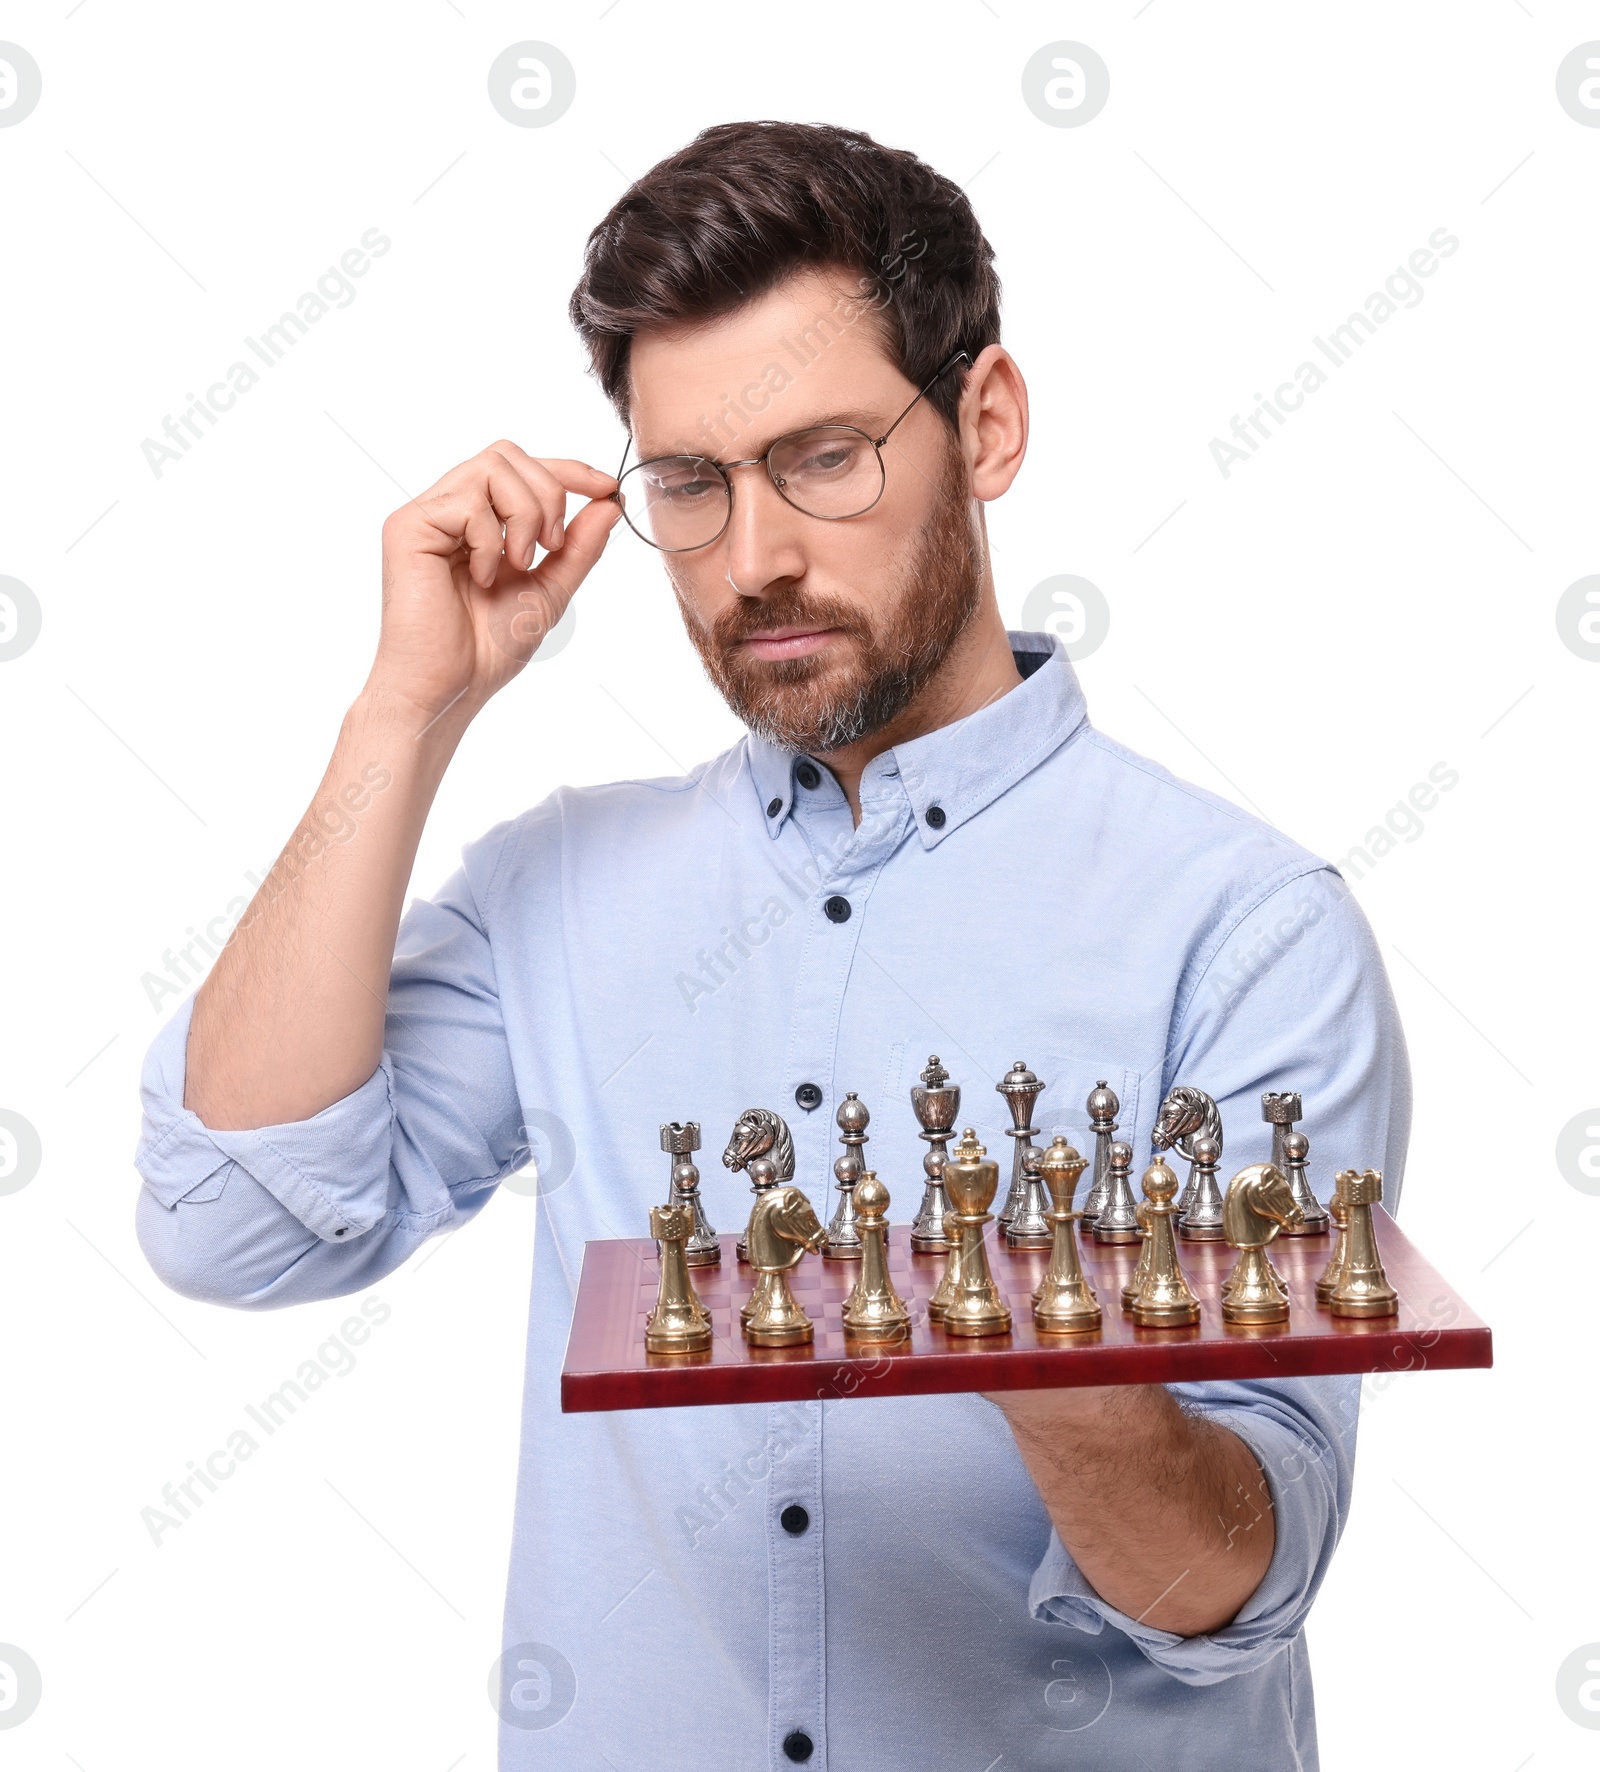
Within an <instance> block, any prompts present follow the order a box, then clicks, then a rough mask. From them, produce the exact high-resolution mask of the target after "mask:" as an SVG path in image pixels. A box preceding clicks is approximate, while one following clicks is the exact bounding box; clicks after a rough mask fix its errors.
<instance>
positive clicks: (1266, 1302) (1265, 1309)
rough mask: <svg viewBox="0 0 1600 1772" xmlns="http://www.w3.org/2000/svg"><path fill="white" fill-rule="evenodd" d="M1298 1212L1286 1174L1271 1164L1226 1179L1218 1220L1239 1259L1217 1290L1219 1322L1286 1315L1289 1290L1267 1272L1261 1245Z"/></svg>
mask: <svg viewBox="0 0 1600 1772" xmlns="http://www.w3.org/2000/svg"><path fill="white" fill-rule="evenodd" d="M1300 1217H1301V1213H1300V1207H1299V1205H1298V1204H1297V1203H1296V1201H1295V1197H1294V1189H1293V1188H1292V1187H1290V1185H1289V1178H1288V1177H1287V1176H1286V1175H1285V1174H1284V1173H1283V1171H1282V1170H1281V1169H1279V1168H1277V1167H1276V1165H1274V1164H1272V1163H1252V1164H1250V1166H1249V1167H1248V1168H1246V1169H1241V1170H1240V1171H1239V1173H1238V1174H1237V1175H1236V1176H1234V1178H1233V1180H1232V1181H1230V1182H1229V1183H1228V1193H1227V1198H1226V1199H1225V1200H1224V1201H1223V1205H1222V1224H1223V1230H1224V1233H1225V1234H1226V1236H1227V1239H1228V1241H1229V1242H1230V1243H1231V1244H1232V1245H1233V1247H1234V1248H1235V1249H1237V1250H1238V1251H1239V1259H1238V1261H1237V1262H1236V1263H1235V1264H1234V1269H1233V1272H1232V1273H1231V1274H1230V1275H1229V1276H1228V1279H1227V1282H1226V1284H1225V1285H1224V1287H1223V1291H1222V1320H1223V1321H1224V1322H1225V1323H1281V1322H1283V1321H1284V1320H1285V1319H1286V1318H1287V1317H1288V1315H1289V1294H1288V1293H1287V1292H1286V1291H1285V1290H1284V1288H1283V1285H1282V1284H1281V1282H1280V1281H1279V1279H1278V1276H1277V1274H1276V1273H1274V1272H1273V1268H1272V1263H1271V1262H1270V1261H1268V1260H1267V1255H1266V1249H1267V1245H1268V1244H1269V1243H1270V1242H1271V1241H1272V1239H1273V1238H1274V1237H1275V1236H1277V1235H1278V1233H1279V1232H1280V1231H1282V1230H1288V1229H1291V1228H1292V1227H1293V1226H1295V1225H1297V1224H1298V1223H1299V1222H1300Z"/></svg>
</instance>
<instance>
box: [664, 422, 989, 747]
mask: <svg viewBox="0 0 1600 1772" xmlns="http://www.w3.org/2000/svg"><path fill="white" fill-rule="evenodd" d="M971 496H972V495H971V491H970V488H969V486H968V483H967V465H966V462H965V460H964V458H963V457H962V455H961V451H960V449H959V448H958V447H957V446H956V445H955V443H954V442H953V441H952V443H951V446H950V448H949V450H948V452H947V453H946V456H945V464H944V471H943V474H942V476H941V479H940V484H939V489H938V492H937V495H936V497H935V500H934V507H933V514H932V515H931V516H930V517H929V519H928V521H927V522H926V523H925V524H924V525H923V527H922V529H921V530H920V531H919V533H918V535H917V538H916V541H915V544H914V545H913V547H912V549H911V553H910V557H909V559H908V560H907V562H906V564H905V566H904V567H903V569H902V570H901V571H900V573H899V574H898V577H897V582H896V584H895V586H894V591H893V595H892V596H891V597H890V599H889V600H888V602H887V603H886V604H885V605H884V607H883V608H882V609H881V610H875V611H873V612H871V613H869V612H868V611H866V610H864V609H862V608H861V607H860V606H859V605H855V604H851V603H847V602H844V601H842V600H841V599H838V598H834V597H813V596H808V595H806V594H805V593H804V592H803V591H801V590H800V589H799V587H798V586H797V585H795V584H794V583H793V582H792V581H790V582H786V583H784V584H783V585H782V586H780V587H779V588H777V589H774V590H772V591H770V592H764V593H763V594H762V595H761V596H759V597H746V596H743V595H741V596H740V597H739V598H738V600H737V602H736V603H735V604H734V605H733V607H732V608H730V609H726V610H724V611H723V612H722V614H721V615H720V616H718V617H717V619H716V621H715V622H714V623H713V624H712V626H711V627H710V628H709V629H706V628H704V627H702V626H701V625H700V624H699V623H698V622H696V621H694V620H693V618H692V617H689V616H688V611H687V608H686V607H685V616H686V625H687V627H688V630H689V638H690V639H691V640H692V641H693V642H694V647H695V650H696V651H697V652H698V653H699V654H700V662H701V663H702V664H703V665H704V666H705V669H706V674H707V675H708V676H709V677H710V678H711V681H712V682H713V683H714V684H715V685H716V687H717V690H718V692H719V693H720V694H721V696H722V698H723V700H724V701H725V702H727V704H728V706H729V707H730V708H732V710H733V711H734V713H735V714H737V715H738V717H739V718H740V719H741V720H742V721H743V722H744V723H745V725H746V726H748V727H749V728H750V730H751V731H752V732H753V733H755V734H756V735H757V737H759V738H764V739H767V740H768V741H769V742H770V743H772V744H775V745H777V746H778V747H779V748H780V749H781V750H786V751H808V752H812V753H814V754H817V755H823V754H826V753H827V752H829V751H836V750H840V749H842V748H843V747H844V746H846V745H852V744H856V743H858V742H859V741H860V740H861V739H863V738H867V737H869V736H870V735H871V734H872V733H874V732H880V731H882V730H883V728H884V727H885V726H887V725H888V724H889V723H890V721H892V720H893V719H895V717H896V716H897V715H899V714H900V713H901V712H902V711H903V710H904V709H905V708H906V707H908V706H909V705H910V703H911V702H912V701H913V700H914V699H915V698H916V697H917V696H918V695H919V694H920V693H921V692H922V690H923V689H924V688H925V687H926V686H927V684H928V683H929V682H930V681H931V680H932V678H933V677H934V675H935V674H936V673H937V671H938V669H939V667H940V666H941V665H942V664H943V663H944V661H945V659H946V658H947V657H948V656H949V653H950V649H951V647H953V646H954V645H955V643H956V641H957V640H958V639H960V637H961V635H962V634H963V633H964V632H965V631H966V628H967V625H968V623H969V622H970V621H971V620H972V618H973V615H974V614H975V613H976V612H977V608H978V602H979V595H980V591H981V588H982V583H983V573H984V564H985V562H984V557H983V552H982V549H981V548H980V547H979V544H978V538H977V535H976V533H975V526H974V524H973V521H972V506H971ZM670 570H671V568H670V566H669V571H670ZM679 604H680V606H683V605H684V598H683V594H682V589H681V587H679ZM788 627H827V628H832V629H834V630H835V634H834V639H833V641H832V642H831V643H830V645H829V647H828V655H812V656H810V657H806V658H784V659H772V660H767V659H758V658H754V657H752V656H751V655H750V654H749V653H747V652H746V651H745V650H744V647H743V644H742V643H743V642H744V641H745V640H748V639H750V638H751V637H752V636H753V635H759V634H763V633H768V632H771V631H772V630H774V629H778V628H788ZM841 638H842V640H843V642H844V644H843V646H841V645H840V644H839V641H840V639H841ZM841 652H842V653H844V654H845V656H843V657H840V656H839V655H840V653H841Z"/></svg>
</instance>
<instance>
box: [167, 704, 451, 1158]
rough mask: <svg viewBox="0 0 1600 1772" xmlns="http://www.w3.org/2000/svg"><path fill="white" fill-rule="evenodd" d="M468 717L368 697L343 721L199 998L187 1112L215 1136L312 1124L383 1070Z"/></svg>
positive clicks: (191, 1037)
mask: <svg viewBox="0 0 1600 1772" xmlns="http://www.w3.org/2000/svg"><path fill="white" fill-rule="evenodd" d="M471 711H472V710H470V709H468V708H467V707H465V706H464V705H463V706H460V707H457V708H452V709H450V710H449V712H448V713H446V714H444V715H443V716H440V717H437V718H435V717H434V716H432V715H430V714H429V712H428V711H427V710H426V709H419V708H417V707H416V706H415V705H414V704H412V703H410V702H408V701H405V700H402V699H400V698H397V697H393V696H387V695H384V694H381V693H379V692H377V691H374V690H372V689H370V688H369V689H368V690H366V691H364V692H363V694H362V695H361V697H360V698H359V699H358V700H357V701H356V702H355V704H354V705H353V706H352V707H351V709H350V711H349V713H348V714H347V715H346V716H345V719H344V723H343V725H342V726H341V728H340V732H339V739H338V743H337V745H336V746H335V748H334V752H333V757H332V760H331V761H330V762H329V764H328V769H327V772H326V774H325V775H324V776H323V778H322V784H321V786H320V787H319V788H318V790H317V793H316V796H315V797H314V798H313V800H312V802H311V804H310V806H309V807H308V808H307V809H306V812H305V815H304V816H303V817H302V818H301V820H300V822H299V824H298V825H297V826H296V828H295V832H294V835H293V836H292V837H291V838H290V839H289V842H288V843H287V844H286V845H285V847H284V850H283V853H282V854H281V855H280V856H279V857H278V860H277V861H276V863H275V864H274V865H273V868H272V871H271V873H269V874H268V876H267V878H266V880H265V881H264V882H263V883H262V886H261V888H260V890H259V891H258V892H257V893H256V896H255V898H254V899H253V900H252V902H251V904H250V907H249V909H248V910H247V911H246V912H245V915H244V916H243V918H242V919H241V920H240V922H239V925H238V927H237V928H236V929H235V931H234V933H233V935H232V937H231V939H230V940H229V942H228V944H227V946H226V947H225V948H224V949H223V951H222V954H221V956H220V957H219V959H218V960H217V963H216V965H215V966H214V967H213V969H212V971H211V974H210V976H209V977H208V978H207V979H206V981H205V983H204V985H203V986H202V987H201V989H200V992H199V994H198V996H197V998H196V1001H195V1007H194V1016H193V1021H192V1024H191V1028H190V1035H189V1047H188V1068H187V1077H186V1085H185V1091H184V1105H185V1106H186V1107H188V1108H190V1109H191V1110H192V1111H193V1112H194V1113H196V1114H197V1115H199V1117H200V1119H201V1120H202V1121H203V1122H204V1123H205V1124H206V1125H208V1126H211V1127H214V1128H217V1129H219V1130H223V1129H226V1130H237V1129H241V1128H248V1127H255V1126H271V1125H278V1124H281V1123H283V1122H286V1121H294V1120H303V1119H307V1118H309V1117H310V1116H311V1115H313V1114H315V1113H318V1112H320V1111H321V1110H322V1109H323V1108H325V1107H327V1106H328V1105H329V1104H330V1103H332V1102H335V1101H338V1100H340V1099H341V1098H342V1097H343V1096H346V1095H348V1094H349V1093H350V1091H351V1090H353V1089H355V1088H357V1087H358V1086H359V1085H360V1084H361V1083H363V1082H364V1081H365V1080H366V1079H367V1078H368V1077H369V1076H370V1075H371V1074H372V1072H373V1070H374V1069H375V1068H376V1066H377V1064H378V1060H379V1057H380V1055H381V1053H382V1050H383V1026H384V1011H385V1006H386V1002H387V993H388V980H389V968H390V964H391V962H392V960H393V958H394V944H395V934H396V931H397V929H398V927H399V922H400V913H401V910H402V908H403V901H404V895H405V890H406V884H407V881H408V880H409V879H410V876H411V868H412V864H413V862H414V861H415V859H416V853H417V845H418V842H419V841H420V840H421V836H422V829H423V825H424V823H425V822H426V819H427V816H428V811H429V808H430V807H431V806H432V804H433V798H434V795H435V793H436V792H437V790H438V786H439V782H440V780H441V779H442V778H443V775H444V771H445V769H446V767H447V766H448V764H449V761H450V758H451V756H452V755H453V753H454V751H455V747H456V745H457V743H458V742H459V740H460V736H461V733H462V732H463V731H464V730H465V728H466V725H467V723H468V720H469V719H470V717H471ZM430 719H433V724H432V725H431V726H429V725H428V722H429V720H430ZM424 728H426V730H424Z"/></svg>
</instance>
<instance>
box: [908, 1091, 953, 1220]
mask: <svg viewBox="0 0 1600 1772" xmlns="http://www.w3.org/2000/svg"><path fill="white" fill-rule="evenodd" d="M911 1107H912V1111H913V1112H914V1113H915V1114H916V1116H917V1121H918V1123H919V1124H920V1126H921V1127H922V1130H921V1131H920V1132H919V1133H918V1134H917V1137H918V1138H922V1139H926V1140H927V1143H928V1154H927V1155H926V1156H925V1157H924V1158H923V1159H922V1173H923V1174H924V1175H925V1176H926V1177H927V1181H926V1182H925V1183H924V1185H923V1189H922V1204H921V1206H920V1207H918V1209H917V1216H916V1221H915V1222H914V1223H913V1224H912V1226H911V1247H912V1249H913V1250H915V1251H916V1252H917V1253H919V1254H933V1253H942V1252H944V1251H946V1250H948V1249H949V1247H950V1245H949V1243H948V1242H947V1241H946V1240H945V1234H944V1217H945V1214H946V1213H947V1212H948V1211H949V1210H950V1201H949V1198H948V1197H947V1196H946V1194H945V1191H944V1166H945V1162H946V1160H947V1158H948V1155H949V1153H948V1151H947V1150H946V1148H945V1147H946V1146H947V1145H948V1144H949V1142H950V1134H951V1133H952V1132H953V1131H954V1130H955V1123H956V1115H957V1114H958V1113H959V1112H960V1111H961V1085H960V1084H959V1083H952V1082H951V1081H950V1073H949V1072H948V1071H947V1070H946V1069H945V1068H944V1066H943V1065H942V1064H940V1062H939V1060H938V1059H937V1058H936V1057H935V1058H930V1059H929V1060H928V1063H927V1067H926V1068H925V1069H924V1070H923V1072H922V1080H921V1082H920V1083H917V1084H914V1085H913V1086H912V1090H911Z"/></svg>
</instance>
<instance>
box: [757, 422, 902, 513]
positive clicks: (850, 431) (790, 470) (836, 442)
mask: <svg viewBox="0 0 1600 1772" xmlns="http://www.w3.org/2000/svg"><path fill="white" fill-rule="evenodd" d="M768 465H769V468H770V470H771V473H772V478H773V483H774V484H775V485H776V486H777V488H778V490H779V491H780V492H781V493H782V494H783V496H784V497H785V498H786V499H788V501H789V503H790V504H792V505H793V506H794V507H795V508H796V509H797V510H801V511H805V512H806V513H807V514H808V515H809V516H812V517H857V516H859V515H860V514H861V513H862V512H863V511H866V510H870V509H871V508H872V506H873V505H875V504H876V503H877V502H878V499H879V496H880V495H881V494H882V492H883V463H882V462H881V461H880V460H879V458H878V452H877V450H876V449H874V448H873V447H872V439H871V438H870V437H869V436H868V435H867V434H866V432H865V431H858V430H855V429H854V428H853V427H852V426H849V425H819V426H818V427H817V428H816V429H815V430H811V431H798V432H796V433H795V435H794V436H792V437H785V438H783V439H782V441H781V442H779V443H777V444H775V445H774V446H773V450H772V453H771V455H770V456H769V457H768Z"/></svg>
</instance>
